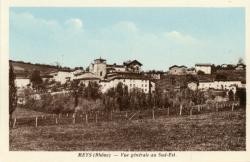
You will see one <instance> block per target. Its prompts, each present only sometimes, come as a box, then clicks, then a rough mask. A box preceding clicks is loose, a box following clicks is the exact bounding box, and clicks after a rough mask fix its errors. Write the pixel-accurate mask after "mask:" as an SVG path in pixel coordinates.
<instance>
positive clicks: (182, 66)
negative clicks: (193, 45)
mask: <svg viewBox="0 0 250 162" xmlns="http://www.w3.org/2000/svg"><path fill="white" fill-rule="evenodd" d="M175 67H177V68H187V67H186V66H184V65H181V66H178V65H173V66H170V67H169V69H172V68H175Z"/></svg>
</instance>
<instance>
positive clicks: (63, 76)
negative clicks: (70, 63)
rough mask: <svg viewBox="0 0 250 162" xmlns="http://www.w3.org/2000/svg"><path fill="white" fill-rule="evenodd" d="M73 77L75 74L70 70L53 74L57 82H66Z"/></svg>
mask: <svg viewBox="0 0 250 162" xmlns="http://www.w3.org/2000/svg"><path fill="white" fill-rule="evenodd" d="M72 78H73V74H72V73H70V72H65V71H59V72H57V73H56V74H54V75H53V79H54V80H55V81H56V82H60V83H61V84H64V83H66V81H68V80H71V79H72Z"/></svg>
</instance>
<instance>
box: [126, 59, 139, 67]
mask: <svg viewBox="0 0 250 162" xmlns="http://www.w3.org/2000/svg"><path fill="white" fill-rule="evenodd" d="M123 64H124V65H131V64H138V65H140V66H142V63H140V62H139V61H137V60H133V61H131V60H128V61H126V62H124V63H123Z"/></svg>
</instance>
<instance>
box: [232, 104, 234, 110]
mask: <svg viewBox="0 0 250 162" xmlns="http://www.w3.org/2000/svg"><path fill="white" fill-rule="evenodd" d="M232 111H234V103H233V104H232Z"/></svg>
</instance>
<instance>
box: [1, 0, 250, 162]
mask: <svg viewBox="0 0 250 162" xmlns="http://www.w3.org/2000/svg"><path fill="white" fill-rule="evenodd" d="M14 6H15V7H49V6H50V7H244V8H245V14H246V15H245V20H246V27H245V30H246V31H245V33H246V36H245V38H246V41H245V52H246V60H247V61H246V62H247V83H248V82H249V66H248V65H249V64H248V61H249V58H248V57H249V56H248V55H247V54H250V52H249V45H250V43H249V42H250V40H249V39H250V37H249V29H250V16H249V14H250V12H249V9H250V2H249V1H247V0H242V1H240V0H238V1H237V0H196V1H195V0H177V1H176V0H175V1H173V0H158V1H153V0H150V1H149V0H147V1H146V0H145V1H142V0H137V1H135V0H106V1H104V0H2V1H1V9H0V14H1V19H0V20H1V21H0V22H1V26H0V31H1V34H0V36H1V39H0V43H1V46H0V47H1V48H0V50H1V51H0V70H1V73H0V78H1V80H0V91H1V93H0V132H1V138H0V162H12V161H13V162H45V161H46V162H47V161H54V162H57V161H58V162H69V161H96V160H102V161H110V160H112V161H113V160H116V161H117V160H119V161H128V160H129V161H145V162H146V161H152V160H154V161H164V162H165V161H170V160H171V161H173V160H174V161H185V162H186V161H197V162H198V161H203V162H210V161H215V162H216V161H218V162H219V161H220V162H231V161H232V162H233V161H242V162H247V161H250V151H249V146H250V145H249V131H250V129H249V119H248V116H249V111H248V109H249V102H247V145H246V146H247V151H240V152H232V151H230V152H220V151H218V152H199V151H197V152H194V151H188V152H175V153H176V155H177V156H176V157H175V158H134V159H131V158H130V159H127V158H119V157H114V158H111V159H109V158H94V159H93V158H79V157H77V154H78V153H79V151H74V152H42V151H39V152H38V151H32V152H31V151H30V152H22V151H19V152H14V151H9V135H8V132H9V130H8V129H9V128H8V101H9V100H8V58H9V55H8V53H9V37H8V33H9V7H14ZM248 89H249V88H248V84H247V101H249V99H250V98H249V97H250V95H249V93H248ZM3 132H4V133H3ZM113 153H114V152H113ZM116 153H118V152H116Z"/></svg>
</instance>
